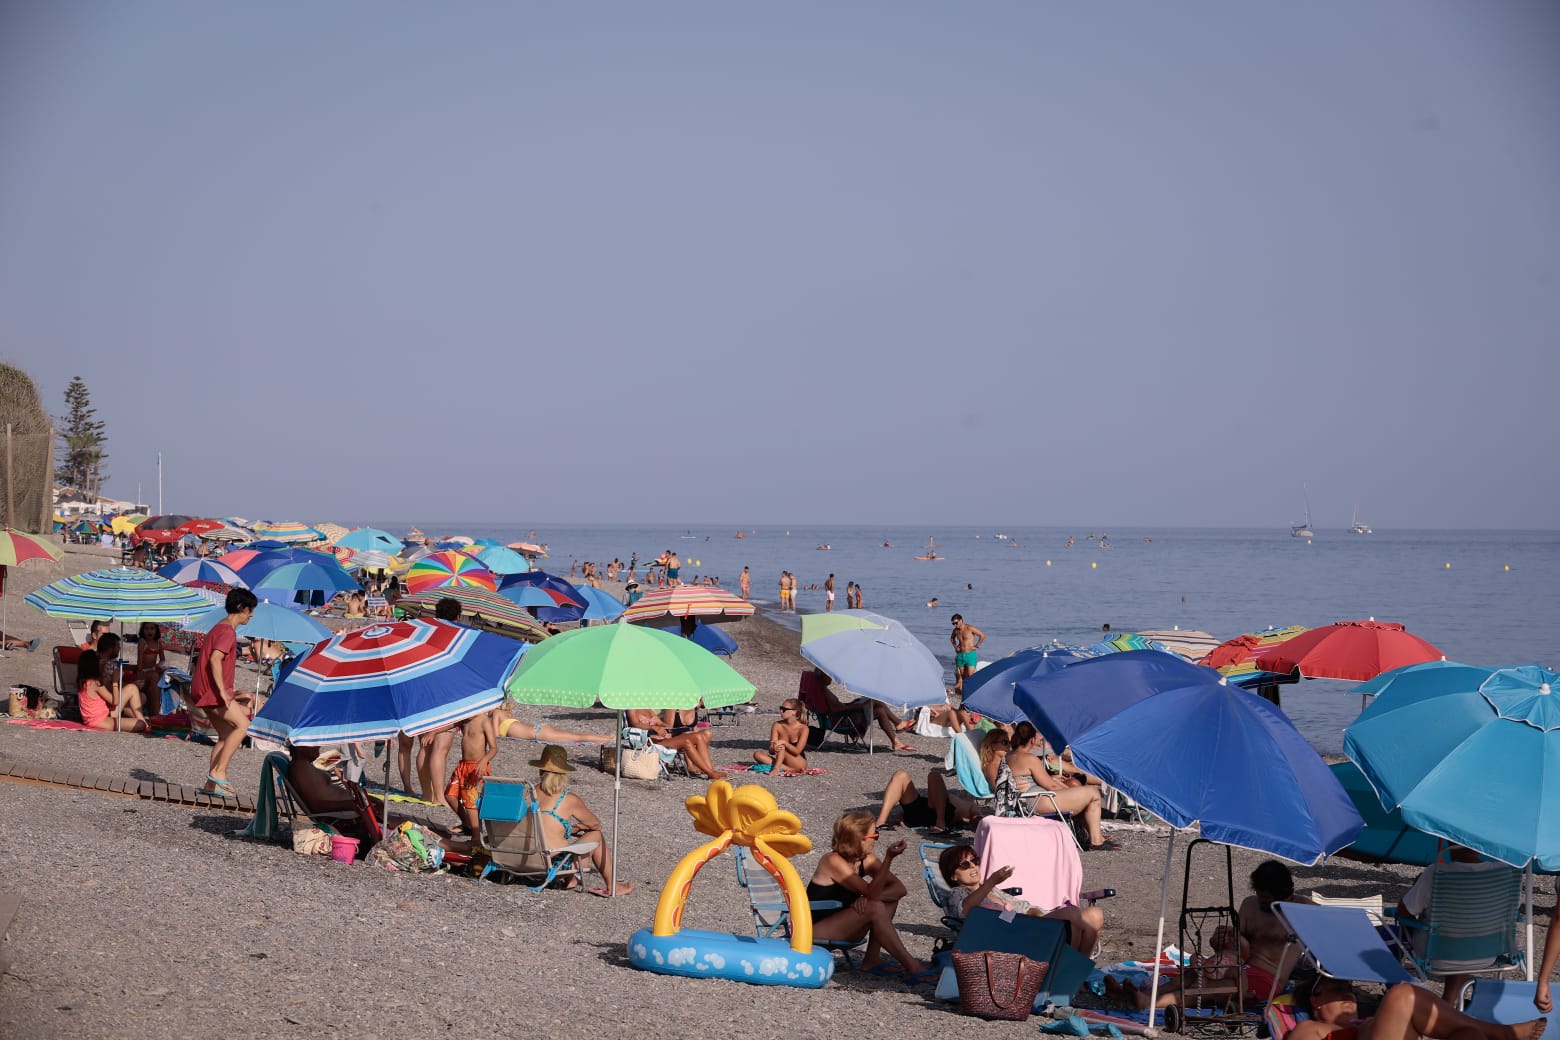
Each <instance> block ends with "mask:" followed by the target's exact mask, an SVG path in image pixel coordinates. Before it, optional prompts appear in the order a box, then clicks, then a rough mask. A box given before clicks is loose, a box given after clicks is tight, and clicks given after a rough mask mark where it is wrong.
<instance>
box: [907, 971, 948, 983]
mask: <svg viewBox="0 0 1560 1040" xmlns="http://www.w3.org/2000/svg"><path fill="white" fill-rule="evenodd" d="M940 978H942V969H941V968H927V969H926V970H925V971H918V972H916V973H915V974H914V975H906V976H905V985H906V986H926V985H934V984H936V982H937V980H938V979H940Z"/></svg>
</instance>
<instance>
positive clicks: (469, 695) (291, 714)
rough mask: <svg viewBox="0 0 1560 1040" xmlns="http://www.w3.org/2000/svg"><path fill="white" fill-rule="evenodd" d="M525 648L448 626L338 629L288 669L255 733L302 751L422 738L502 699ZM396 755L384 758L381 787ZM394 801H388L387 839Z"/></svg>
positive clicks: (425, 623)
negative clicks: (506, 681)
mask: <svg viewBox="0 0 1560 1040" xmlns="http://www.w3.org/2000/svg"><path fill="white" fill-rule="evenodd" d="M524 652H525V645H524V644H521V645H520V646H518V647H517V646H516V644H515V643H514V642H513V641H512V640H508V639H504V638H503V637H501V636H496V635H493V634H492V633H490V632H479V631H477V630H476V629H474V628H466V627H465V626H463V625H452V624H448V623H447V622H443V621H393V622H390V623H387V624H375V625H370V626H368V627H367V628H360V629H356V630H355V631H352V632H342V633H340V634H338V635H335V636H332V637H331V638H330V639H328V640H326V641H325V642H323V643H320V644H319V645H318V646H316V647H315V648H314V649H313V650H310V651H309V652H308V653H306V654H304V655H303V656H302V657H299V658H297V659H295V660H294V661H292V662H291V663H290V664H288V665H287V666H286V667H284V668H283V670H282V674H281V678H280V680H279V681H278V682H277V684H276V687H275V689H273V690H272V691H271V696H270V697H269V698H268V699H267V700H266V702H265V706H264V707H263V708H261V709H260V711H259V712H257V713H256V714H255V717H254V721H252V722H251V723H250V726H249V732H250V734H251V735H253V736H255V737H258V738H262V739H266V740H274V741H277V742H279V743H283V742H285V743H291V744H295V745H301V746H304V747H311V746H316V747H317V746H320V745H324V744H339V743H346V742H350V741H357V740H383V741H389V740H391V739H393V738H394V737H395V735H396V734H397V733H406V734H408V735H409V736H417V735H419V734H422V733H426V732H428V731H429V730H434V729H438V728H440V727H442V726H447V725H449V724H451V723H455V722H460V721H462V720H464V719H468V718H470V717H471V716H473V715H476V714H478V713H480V712H483V711H487V710H489V709H491V708H495V707H497V706H498V705H499V704H500V703H502V701H503V697H504V694H503V689H502V683H503V681H504V676H506V675H507V674H508V673H509V671H510V669H512V668H513V667H514V664H515V662H516V661H517V660H518V659H519V658H520V655H521V654H523V653H524ZM392 757H393V756H392V755H391V754H390V752H389V749H388V747H387V748H386V752H385V786H386V788H387V789H388V787H389V780H390V777H389V769H390V759H391V758H392ZM389 812H390V799H389V798H388V797H387V798H386V799H385V802H384V814H385V817H386V818H385V819H384V820H382V821H381V829H382V831H383V833H386V834H388V833H389V832H390V830H389V820H388V816H389Z"/></svg>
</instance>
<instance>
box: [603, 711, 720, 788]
mask: <svg viewBox="0 0 1560 1040" xmlns="http://www.w3.org/2000/svg"><path fill="white" fill-rule="evenodd" d="M627 721H628V724H629V725H630V726H632V727H633V728H635V729H642V730H645V731H646V732H647V733H649V734H650V739H651V741H653V742H654V743H656V744H659V745H661V746H662V747H668V748H671V749H672V750H674V751H681V752H682V753H683V757H685V758H686V759H687V760H688V765H690V766H692V767H693V769H694V770H695V771H697V772H699V773H702V774H703V775H704V777H705V778H706V779H709V780H724V779H726V773H724V772H722V771H721V770H719V769H716V768H715V762H714V760H713V759H711V758H710V731H709V730H708V729H693V728H691V727H689V728H685V729H682V730H681V731H673V729H672V727H670V726H668V725H667V724H666V722H665V721H664V720H663V719H662V718H661V717H660V716H659V715H657V714H656V713H655V712H654V711H652V710H650V709H649V708H634V709H632V710H630V711H629V712H628V716H627Z"/></svg>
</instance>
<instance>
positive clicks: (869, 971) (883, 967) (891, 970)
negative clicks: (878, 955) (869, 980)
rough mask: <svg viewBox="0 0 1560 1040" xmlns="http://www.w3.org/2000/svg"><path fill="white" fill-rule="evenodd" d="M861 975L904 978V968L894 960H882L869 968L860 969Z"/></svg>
mask: <svg viewBox="0 0 1560 1040" xmlns="http://www.w3.org/2000/svg"><path fill="white" fill-rule="evenodd" d="M861 973H862V974H863V975H877V976H880V977H884V978H894V979H899V978H904V976H905V966H904V965H903V964H900V963H899V962H898V961H896V960H889V959H884V960H881V961H878V962H877V963H876V964H874V965H872V967H870V968H862V969H861Z"/></svg>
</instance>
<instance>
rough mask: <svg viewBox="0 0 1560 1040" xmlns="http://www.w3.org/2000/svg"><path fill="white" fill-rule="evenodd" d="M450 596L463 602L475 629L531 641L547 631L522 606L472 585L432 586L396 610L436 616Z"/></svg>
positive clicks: (400, 603)
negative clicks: (436, 612) (443, 600)
mask: <svg viewBox="0 0 1560 1040" xmlns="http://www.w3.org/2000/svg"><path fill="white" fill-rule="evenodd" d="M446 597H448V598H449V599H453V600H454V601H455V602H457V603H459V604H460V619H461V621H463V622H465V623H466V624H468V625H470V626H472V627H473V628H480V629H482V630H483V631H485V632H493V633H496V634H497V635H501V636H509V637H510V638H512V639H524V640H525V641H526V642H528V643H540V642H541V641H542V640H544V639H546V638H547V630H546V629H545V628H543V627H542V626H541V625H540V624H539V623H538V622H537V620H536V619H535V618H533V617H532V616H531V615H530V613H529V612H527V611H526V609H525V608H524V607H522V606H519V605H517V604H515V603H513V602H511V601H510V600H508V599H505V598H504V597H503V596H500V595H499V594H498V593H496V592H489V591H487V590H486V589H479V588H474V587H471V586H464V587H462V586H456V587H455V588H448V587H444V588H436V589H429V590H428V591H427V592H419V593H417V594H416V595H413V596H406V597H403V598H402V599H400V600H397V601H396V604H395V609H396V610H398V611H400V612H401V613H402V614H404V615H406V616H407V617H414V618H420V617H433V612H434V609H435V608H436V607H437V606H438V603H439V600H441V599H444V598H446Z"/></svg>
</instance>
